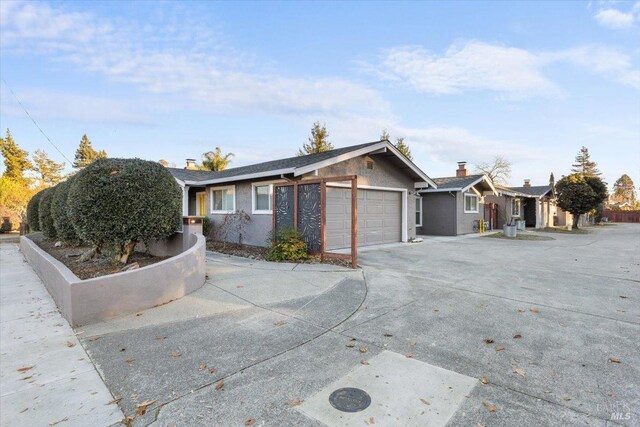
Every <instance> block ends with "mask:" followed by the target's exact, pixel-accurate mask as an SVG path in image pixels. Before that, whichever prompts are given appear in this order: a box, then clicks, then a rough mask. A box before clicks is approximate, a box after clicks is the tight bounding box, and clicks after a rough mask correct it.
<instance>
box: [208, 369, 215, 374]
mask: <svg viewBox="0 0 640 427" xmlns="http://www.w3.org/2000/svg"><path fill="white" fill-rule="evenodd" d="M216 371H217V369H216V368H209V373H211V374H215V373H216Z"/></svg>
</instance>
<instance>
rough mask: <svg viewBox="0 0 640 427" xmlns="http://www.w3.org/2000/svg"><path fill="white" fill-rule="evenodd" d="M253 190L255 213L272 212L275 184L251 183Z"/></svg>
mask: <svg viewBox="0 0 640 427" xmlns="http://www.w3.org/2000/svg"><path fill="white" fill-rule="evenodd" d="M251 192H252V196H251V198H252V209H253V213H254V214H270V213H272V209H271V203H272V201H273V184H251Z"/></svg>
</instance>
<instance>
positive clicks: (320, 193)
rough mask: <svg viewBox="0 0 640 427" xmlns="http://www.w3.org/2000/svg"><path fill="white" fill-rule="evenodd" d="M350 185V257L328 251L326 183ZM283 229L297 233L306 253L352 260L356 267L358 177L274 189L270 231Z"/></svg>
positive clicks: (298, 182) (300, 182) (302, 182)
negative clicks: (271, 227)
mask: <svg viewBox="0 0 640 427" xmlns="http://www.w3.org/2000/svg"><path fill="white" fill-rule="evenodd" d="M329 182H350V183H351V253H350V254H337V253H331V252H328V251H327V236H326V229H327V183H329ZM283 228H290V229H293V230H298V231H299V232H300V234H301V236H302V238H303V240H304V241H305V242H306V243H307V246H308V248H309V252H310V253H312V254H320V257H321V259H322V261H324V260H325V259H326V258H351V266H352V267H353V268H357V267H358V177H357V176H355V175H349V176H339V177H332V178H311V179H302V180H296V181H290V182H285V183H280V184H274V186H273V231H274V233H276V232H277V231H278V230H280V229H283Z"/></svg>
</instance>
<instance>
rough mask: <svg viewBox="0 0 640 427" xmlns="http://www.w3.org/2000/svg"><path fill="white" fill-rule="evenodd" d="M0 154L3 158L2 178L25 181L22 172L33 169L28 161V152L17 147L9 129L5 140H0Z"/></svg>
mask: <svg viewBox="0 0 640 427" xmlns="http://www.w3.org/2000/svg"><path fill="white" fill-rule="evenodd" d="M0 152H1V153H2V156H3V157H4V166H5V170H4V173H3V176H6V177H7V178H11V179H15V180H24V179H26V178H25V176H24V172H25V171H27V170H29V169H32V168H33V165H32V164H31V162H30V161H29V152H28V151H25V150H23V149H21V148H20V147H18V144H16V143H15V141H14V140H13V136H12V135H11V131H10V130H9V129H7V136H6V138H0Z"/></svg>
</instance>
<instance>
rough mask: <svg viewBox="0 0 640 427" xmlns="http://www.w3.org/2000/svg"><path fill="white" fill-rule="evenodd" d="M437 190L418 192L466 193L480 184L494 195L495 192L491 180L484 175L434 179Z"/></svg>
mask: <svg viewBox="0 0 640 427" xmlns="http://www.w3.org/2000/svg"><path fill="white" fill-rule="evenodd" d="M433 181H434V182H435V183H436V185H437V188H429V189H426V190H422V191H420V192H421V193H434V192H442V191H462V192H464V191H467V190H469V189H470V188H471V187H473V186H475V185H478V184H482V186H483V187H485V188H486V189H488V190H491V191H492V192H493V193H494V194H496V190H495V188H494V186H493V183H492V182H491V179H489V177H487V176H486V175H485V174H477V175H467V176H447V177H443V178H434V179H433Z"/></svg>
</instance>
